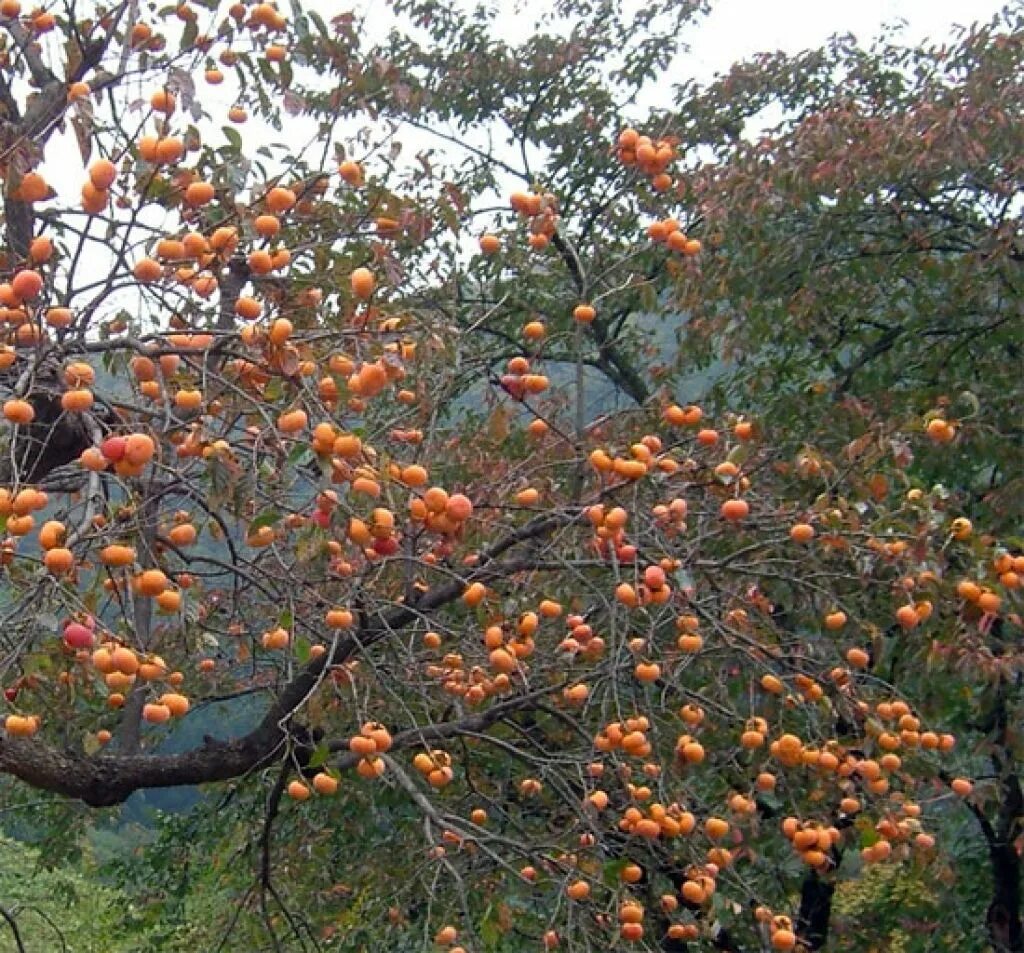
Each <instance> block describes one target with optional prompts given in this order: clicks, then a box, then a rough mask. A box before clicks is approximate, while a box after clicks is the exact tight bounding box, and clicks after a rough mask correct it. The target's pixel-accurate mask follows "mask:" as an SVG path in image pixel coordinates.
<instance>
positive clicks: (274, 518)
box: [249, 510, 281, 533]
mask: <svg viewBox="0 0 1024 953" xmlns="http://www.w3.org/2000/svg"><path fill="white" fill-rule="evenodd" d="M280 519H281V514H280V513H279V512H278V511H277V510H264V511H263V512H262V513H260V515H259V516H257V517H256V518H255V519H254V520H252V521H251V522H250V523H249V532H250V533H251V532H253V531H254V530H258V529H262V528H263V527H264V526H273V525H274V523H276V522H278V521H279V520H280Z"/></svg>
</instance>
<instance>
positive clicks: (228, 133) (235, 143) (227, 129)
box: [221, 126, 242, 153]
mask: <svg viewBox="0 0 1024 953" xmlns="http://www.w3.org/2000/svg"><path fill="white" fill-rule="evenodd" d="M221 131H222V132H223V133H224V138H225V139H227V141H228V144H229V145H230V146H231V148H232V150H234V151H235V152H238V153H241V151H242V137H241V135H239V132H238V130H237V129H232V128H231V126H221Z"/></svg>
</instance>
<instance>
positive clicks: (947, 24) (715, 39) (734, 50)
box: [690, 0, 1004, 78]
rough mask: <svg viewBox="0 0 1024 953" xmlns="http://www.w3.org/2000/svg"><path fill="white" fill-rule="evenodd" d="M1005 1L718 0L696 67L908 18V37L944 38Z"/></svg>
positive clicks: (863, 32)
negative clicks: (953, 29)
mask: <svg viewBox="0 0 1024 953" xmlns="http://www.w3.org/2000/svg"><path fill="white" fill-rule="evenodd" d="M1003 6H1004V2H1002V0H966V2H965V0H774V2H764V0H712V3H711V7H712V12H711V15H710V16H709V17H707V18H706V19H705V20H703V21H702V22H701V23H700V24H698V25H697V26H696V27H695V28H694V31H693V37H692V39H691V41H690V42H691V46H692V50H693V52H692V60H691V62H692V63H693V65H694V67H695V72H697V71H698V70H699V71H700V73H699V75H701V78H708V77H710V76H711V75H712V74H713V73H715V72H717V71H722V70H725V69H727V68H728V67H729V66H730V65H731V64H732V63H733V62H735V61H736V60H738V59H742V58H743V57H746V56H747V55H749V54H751V53H756V52H763V51H766V50H785V51H787V52H796V51H797V50H803V49H808V48H811V47H815V46H819V45H821V43H822V42H823V41H824V40H825V39H826V38H827V37H829V36H831V35H832V34H833V33H852V34H854V36H856V37H857V39H858V40H860V41H861V42H862V43H868V42H869V41H870V40H871V39H873V38H874V37H875V36H876V35H877V34H878V33H879V31H880V30H881V28H882V27H883V26H884V25H886V24H894V23H898V22H899V21H906V24H907V26H906V32H905V33H904V34H903V36H904V38H905V39H906V40H908V41H912V42H919V41H921V40H923V39H934V40H943V39H946V38H948V37H949V36H950V35H951V31H952V28H953V27H954V25H958V24H959V25H967V24H969V23H971V22H974V21H977V20H988V19H990V18H991V17H992V16H994V15H995V14H996V13H998V12H999V10H1001V9H1002V8H1003Z"/></svg>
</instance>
